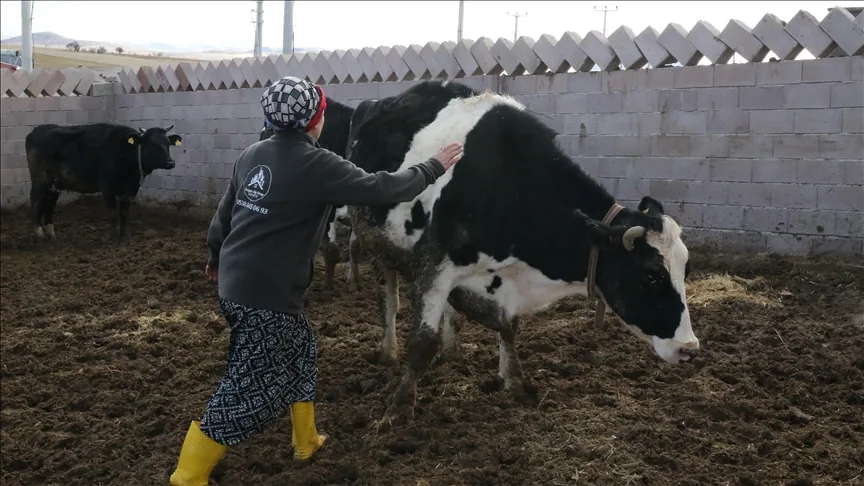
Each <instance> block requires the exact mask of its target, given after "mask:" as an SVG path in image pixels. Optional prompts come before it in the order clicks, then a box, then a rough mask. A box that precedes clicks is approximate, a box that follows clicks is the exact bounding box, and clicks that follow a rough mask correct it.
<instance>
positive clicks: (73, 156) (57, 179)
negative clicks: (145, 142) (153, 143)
mask: <svg viewBox="0 0 864 486" xmlns="http://www.w3.org/2000/svg"><path fill="white" fill-rule="evenodd" d="M134 133H136V130H135V129H133V128H131V127H127V126H124V125H118V124H112V123H93V124H88V125H69V126H60V125H39V126H37V127H36V128H34V129H33V130H32V131H31V132H30V133H29V134H28V135H27V137H26V138H25V142H24V143H25V148H26V151H27V158H28V163H29V166H30V171H31V175H32V174H33V173H41V174H44V177H45V178H46V181H50V182H51V183H53V184H54V186H55V187H57V188H58V189H61V190H73V191H78V192H83V193H92V192H96V191H98V190H99V189H98V183H99V180H100V179H110V178H112V177H113V176H112V173H113V172H114V171H115V169H116V168H115V165H116V164H117V163H121V164H122V162H121V159H122V157H123V152H122V151H123V150H124V148H125V147H124V146H123V145H122V144H121V143H120V142H121V141H125V138H126V137H127V136H129V135H131V134H134Z"/></svg>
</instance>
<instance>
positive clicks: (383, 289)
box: [375, 262, 399, 366]
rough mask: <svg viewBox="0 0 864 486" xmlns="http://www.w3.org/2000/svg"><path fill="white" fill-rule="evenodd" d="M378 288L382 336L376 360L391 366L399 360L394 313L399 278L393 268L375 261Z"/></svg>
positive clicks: (397, 298)
mask: <svg viewBox="0 0 864 486" xmlns="http://www.w3.org/2000/svg"><path fill="white" fill-rule="evenodd" d="M375 273H376V276H377V277H378V289H377V291H376V293H375V296H376V298H377V299H376V300H377V302H378V312H379V314H380V315H381V318H382V324H383V326H384V338H383V339H382V340H381V351H380V355H379V358H378V362H379V363H381V364H383V365H384V366H393V365H395V364H396V363H398V362H399V341H398V339H397V337H396V313H398V312H399V279H398V275H397V273H396V271H395V270H393V269H390V268H387V267H386V266H385V265H384V263H382V262H375Z"/></svg>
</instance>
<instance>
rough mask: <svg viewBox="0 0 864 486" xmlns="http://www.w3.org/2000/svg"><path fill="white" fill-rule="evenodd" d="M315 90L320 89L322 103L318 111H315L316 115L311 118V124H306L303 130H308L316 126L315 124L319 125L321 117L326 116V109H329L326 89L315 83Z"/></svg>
mask: <svg viewBox="0 0 864 486" xmlns="http://www.w3.org/2000/svg"><path fill="white" fill-rule="evenodd" d="M315 90H316V91H318V95H320V96H321V103H320V104H319V105H318V111H316V112H315V116H313V117H312V119H311V120H309V124H308V125H306V129H304V130H303V132H308V131H309V130H312V129H313V128H315V125H317V124H318V121H320V120H321V117H322V116H324V110H326V109H327V97H326V96H324V90H323V89H321V87H320V86H318V85H317V84H316V85H315Z"/></svg>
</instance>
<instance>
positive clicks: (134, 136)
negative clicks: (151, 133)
mask: <svg viewBox="0 0 864 486" xmlns="http://www.w3.org/2000/svg"><path fill="white" fill-rule="evenodd" d="M126 143H128V144H129V145H139V144H141V134H140V133H130V134H129V138H127V139H126Z"/></svg>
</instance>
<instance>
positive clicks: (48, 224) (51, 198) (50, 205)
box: [42, 188, 60, 241]
mask: <svg viewBox="0 0 864 486" xmlns="http://www.w3.org/2000/svg"><path fill="white" fill-rule="evenodd" d="M59 199H60V191H58V190H57V189H54V188H50V189H49V190H48V193H47V194H45V197H44V198H43V203H44V206H43V208H42V211H43V213H42V222H43V223H44V229H45V235H46V236H47V237H48V238H51V241H57V235H56V233H54V211H55V210H56V209H57V201H58V200H59Z"/></svg>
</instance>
